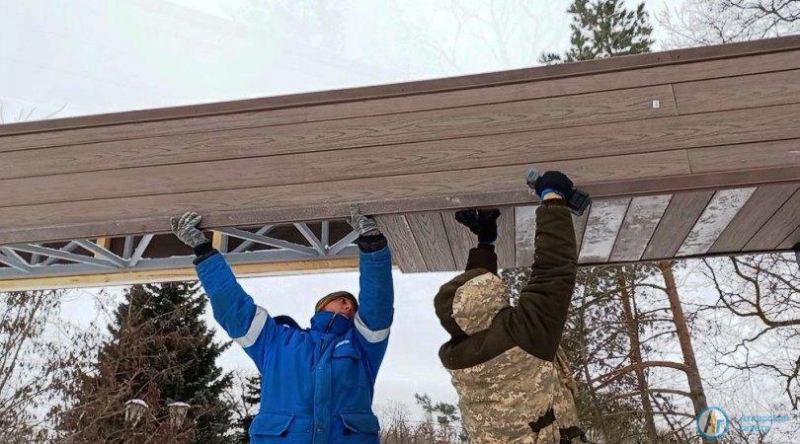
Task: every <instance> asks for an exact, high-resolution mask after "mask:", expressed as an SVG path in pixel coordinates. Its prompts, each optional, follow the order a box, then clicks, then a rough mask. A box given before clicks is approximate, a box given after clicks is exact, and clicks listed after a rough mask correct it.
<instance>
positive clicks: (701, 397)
mask: <svg viewBox="0 0 800 444" xmlns="http://www.w3.org/2000/svg"><path fill="white" fill-rule="evenodd" d="M658 268H659V270H661V274H662V275H663V276H664V286H665V287H666V289H667V297H668V298H669V305H670V308H671V309H672V310H671V311H672V319H673V320H674V322H675V331H676V334H677V335H678V342H679V343H680V345H681V352H682V353H683V362H684V363H685V364H686V366H687V367H688V370H687V372H686V377H687V379H688V380H689V393H690V394H691V396H690V399H691V400H692V405H693V406H694V414H695V417H697V416H698V415H700V412H702V411H703V410H705V409H706V408H708V401H707V400H706V392H705V390H703V380H702V378H700V370H699V369H698V368H697V359H696V358H695V355H694V348H693V347H692V335H691V334H690V333H689V326H688V325H687V324H686V316H684V314H683V307H682V306H681V300H680V297H679V296H678V286H677V285H676V284H675V275H674V274H673V273H672V262H670V261H661V262H659V263H658ZM703 442H704V443H710V442H711V441H709V440H707V439H703Z"/></svg>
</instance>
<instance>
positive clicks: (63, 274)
mask: <svg viewBox="0 0 800 444" xmlns="http://www.w3.org/2000/svg"><path fill="white" fill-rule="evenodd" d="M285 227H286V228H289V229H290V230H286V229H283V230H280V232H281V233H284V235H287V233H292V232H294V234H293V235H289V238H291V240H289V239H282V238H280V236H279V235H278V234H275V235H273V236H267V234H268V233H271V232H275V233H278V231H275V229H276V228H278V226H276V225H267V226H263V227H261V228H259V229H258V230H256V231H254V232H253V231H246V230H242V229H238V228H221V229H218V230H214V231H215V239H217V243H218V245H217V246H218V247H219V250H220V252H221V253H222V254H223V255H224V256H225V258H226V260H227V261H228V262H229V263H230V264H231V265H234V266H238V265H243V266H253V265H257V264H265V263H271V262H274V263H281V262H282V263H287V262H293V261H314V260H317V259H319V260H323V262H324V260H325V259H328V258H334V257H337V258H356V257H357V256H358V247H356V246H355V245H354V244H353V242H354V241H355V239H356V238H357V237H358V233H356V232H353V231H350V232H346V233H347V234H345V235H344V236H342V235H341V234H339V235H338V236H337V239H338V240H337V241H336V242H335V243H334V244H333V245H329V244H330V242H331V237H332V236H331V223H330V222H327V221H325V222H322V223H320V224H319V225H318V227H317V228H318V229H317V231H316V233H315V230H313V229H312V228H311V226H310V225H309V224H308V223H293V224H287V225H286V226H285ZM292 229H293V230H294V231H292ZM337 232H339V233H341V230H339V231H337ZM317 233H319V236H317ZM164 237H165V236H161V237H160V238H159V239H161V240H160V241H159V243H158V245H161V247H160V249H161V250H163V248H164V245H166V244H169V242H166V243H165V242H164ZM233 238H235V239H239V240H241V242H240V243H239V244H238V245H236V246H235V247H234V248H228V241H229V239H233ZM154 239H156V235H154V234H145V235H143V236H141V238H139V240H138V242H136V240H137V239H136V237H135V236H122V237H120V238H118V239H117V240H116V242H115V243H114V245H115V247H114V248H111V246H112V244H111V241H110V240H109V241H107V242H103V241H104V240H105V239H102V240H97V239H76V240H73V241H70V242H68V243H67V244H65V245H63V246H61V247H60V248H55V247H51V246H43V245H39V244H13V245H6V246H0V291H2V288H3V281H9V282H11V281H14V280H19V279H36V278H48V279H56V280H57V281H58V280H59V279H60V278H63V279H64V283H65V286H74V285H72V281H74V280H75V279H77V277H80V276H86V275H108V274H116V273H132V274H136V272H142V273H145V274H147V273H149V272H156V273H158V272H166V273H170V270H186V269H187V268H191V267H193V264H192V261H193V259H194V256H192V255H188V254H186V253H187V252H188V251H186V250H184V249H181V250H180V254H179V255H174V256H170V257H163V251H162V252H161V253H157V250H159V247H158V245H154ZM303 240H305V242H306V243H307V244H308V245H303V244H302V241H303ZM298 241H299V242H301V243H298ZM264 246H266V247H268V248H266V249H265V248H264ZM151 247H154V249H155V250H156V251H153V252H151V253H148V252H149V251H151V250H152V249H153V248H151ZM257 247H259V248H257ZM112 250H113V251H112ZM20 253H22V255H21V254H20ZM152 254H156V256H152ZM159 254H160V256H159ZM26 258H29V259H27V260H26ZM321 263H322V262H321ZM2 265H5V266H2ZM310 268H313V267H310ZM48 282H49V281H48ZM48 285H49V286H50V284H48ZM51 287H52V286H51Z"/></svg>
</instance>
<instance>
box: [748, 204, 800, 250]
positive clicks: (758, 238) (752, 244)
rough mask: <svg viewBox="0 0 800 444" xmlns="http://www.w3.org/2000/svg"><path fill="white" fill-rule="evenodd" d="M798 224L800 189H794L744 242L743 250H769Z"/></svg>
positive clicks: (799, 221) (799, 223)
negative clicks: (784, 201) (787, 198)
mask: <svg viewBox="0 0 800 444" xmlns="http://www.w3.org/2000/svg"><path fill="white" fill-rule="evenodd" d="M798 225H800V190H798V191H795V192H794V194H792V197H790V198H789V200H787V201H786V203H784V204H783V205H782V206H781V207H780V208H779V209H778V211H776V212H775V214H773V215H772V217H771V218H770V219H769V220H768V221H767V223H765V224H764V226H763V227H761V229H760V230H758V232H756V234H755V235H754V236H753V237H752V238H751V239H750V240H749V241H748V242H747V244H745V246H744V248H743V249H742V250H743V251H758V250H771V249H774V248H775V247H776V246H778V245H779V244H780V243H781V242H783V240H784V239H786V237H787V236H789V235H790V234H792V233H793V232H794V231H795V230H797V227H798Z"/></svg>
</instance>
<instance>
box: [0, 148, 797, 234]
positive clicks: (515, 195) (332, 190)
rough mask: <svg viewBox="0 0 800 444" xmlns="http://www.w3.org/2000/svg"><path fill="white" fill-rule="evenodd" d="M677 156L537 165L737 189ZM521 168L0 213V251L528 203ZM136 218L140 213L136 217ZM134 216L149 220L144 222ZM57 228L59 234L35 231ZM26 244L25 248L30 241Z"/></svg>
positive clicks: (600, 178) (633, 188)
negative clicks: (195, 217)
mask: <svg viewBox="0 0 800 444" xmlns="http://www.w3.org/2000/svg"><path fill="white" fill-rule="evenodd" d="M685 156H686V154H685V152H682V151H676V152H665V153H651V154H647V155H635V156H623V157H609V158H597V159H586V160H579V161H568V162H559V163H542V164H536V165H535V166H536V167H538V168H540V169H543V170H546V169H561V170H563V171H565V172H567V173H568V174H569V175H570V176H571V177H573V178H575V179H576V182H577V183H578V184H579V185H580V186H583V187H585V188H586V189H587V190H588V191H589V192H590V193H591V194H592V195H593V196H595V197H604V196H615V195H617V196H618V195H628V196H629V195H637V194H643V195H646V194H654V193H671V192H677V191H682V190H687V189H695V188H719V187H730V186H736V185H740V184H741V181H742V174H741V172H730V173H714V174H706V175H691V174H690V172H689V170H688V165H687V163H686V158H685ZM527 168H528V166H527V165H525V166H522V165H520V166H509V167H497V168H483V169H477V170H475V171H460V172H443V173H435V174H422V175H409V176H398V177H390V178H381V179H361V180H351V181H342V182H336V183H331V184H328V185H327V186H325V187H319V186H311V185H292V186H280V187H268V188H252V189H245V190H233V191H218V192H210V193H186V194H176V195H169V196H158V197H143V198H125V199H114V200H99V201H90V202H75V203H70V204H47V205H37V206H31V207H15V208H8V209H6V210H4V211H3V212H0V226H2V227H5V229H3V230H0V243H13V242H35V241H39V240H40V239H44V240H62V239H70V238H82V237H92V236H101V235H114V234H128V233H141V232H160V231H161V230H164V231H166V229H165V224H166V222H165V221H166V219H165V218H167V217H169V216H172V215H174V214H180V213H182V212H183V211H185V210H187V209H195V210H197V211H200V212H202V213H203V214H207V215H208V216H207V217H206V219H205V221H206V223H207V224H208V227H209V228H213V227H221V226H246V225H257V224H261V223H272V222H285V221H297V220H315V219H336V218H342V217H344V216H346V214H347V204H349V203H350V202H353V201H356V202H359V203H362V202H363V203H364V208H365V211H367V212H369V213H371V214H397V213H401V212H410V211H432V210H440V211H441V210H446V209H455V208H468V207H473V206H485V205H486V203H487V202H491V203H493V204H496V205H514V204H524V203H529V202H530V200H531V197H530V194H529V193H528V191H527V189H526V187H525V186H524V185H521V184H520V182H521V177H524V175H525V172H526V171H527ZM798 174H800V168H786V169H769V170H761V171H760V172H759V173H758V174H751V175H748V177H747V178H746V179H747V180H746V185H751V184H757V183H771V182H776V181H787V180H791V179H792V178H796V177H797V175H798ZM144 209H146V211H145V212H144V213H143V211H144ZM142 214H147V216H146V217H144V218H142V217H141V215H142ZM43 220H59V221H60V222H61V224H63V225H59V226H52V225H51V226H42V221H43ZM26 227H27V228H26ZM32 238H33V239H32Z"/></svg>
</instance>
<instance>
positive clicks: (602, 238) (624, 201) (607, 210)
mask: <svg viewBox="0 0 800 444" xmlns="http://www.w3.org/2000/svg"><path fill="white" fill-rule="evenodd" d="M630 202H631V199H630V198H624V197H623V198H618V199H602V200H595V201H594V202H592V208H591V211H590V213H589V218H588V219H587V222H586V232H585V234H584V235H583V246H582V248H581V252H580V256H578V262H592V263H597V262H607V261H608V258H609V256H610V255H611V250H612V249H613V248H614V241H615V240H616V238H617V234H618V233H619V230H620V227H622V222H623V220H624V218H625V213H626V212H627V211H628V206H629V205H630Z"/></svg>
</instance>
